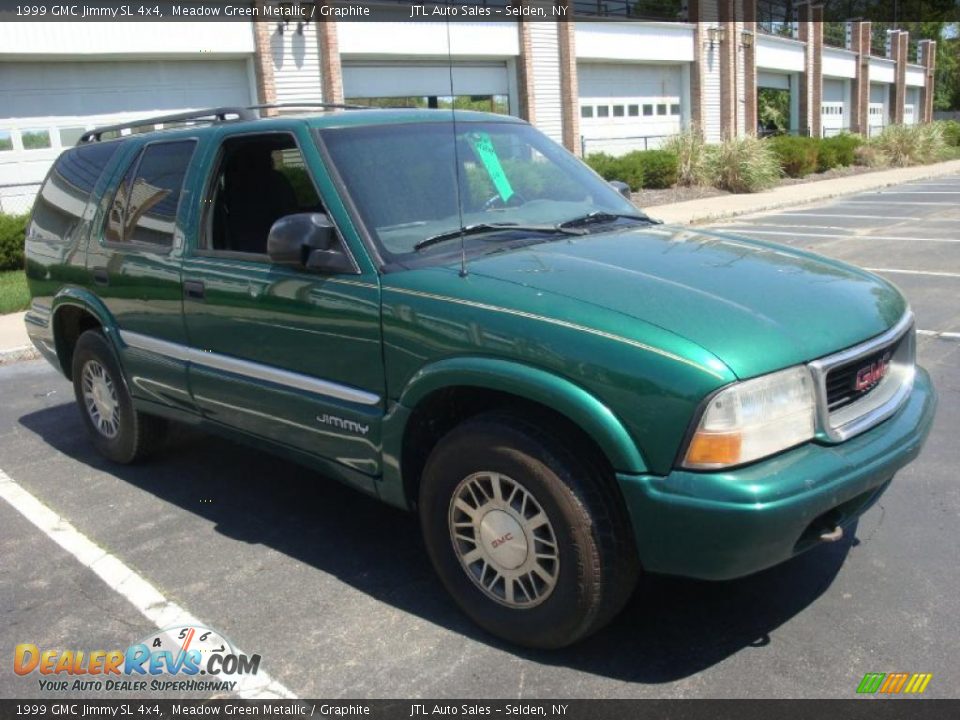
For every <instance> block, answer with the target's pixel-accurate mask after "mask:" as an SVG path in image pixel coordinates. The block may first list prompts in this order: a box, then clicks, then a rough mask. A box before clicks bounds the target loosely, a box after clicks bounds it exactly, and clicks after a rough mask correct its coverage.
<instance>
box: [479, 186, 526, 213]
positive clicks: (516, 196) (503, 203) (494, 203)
mask: <svg viewBox="0 0 960 720" xmlns="http://www.w3.org/2000/svg"><path fill="white" fill-rule="evenodd" d="M526 202H527V199H526V198H525V197H524V196H523V195H521V194H520V193H518V192H516V191H514V193H513V195H511V196H510V197H509V198H507V199H506V200H504V199H503V198H502V197H500V195H499V194H497V195H492V196H491V197H490V199H489V200H487V201H486V202H485V203H484V204H483V210H484V212H486V211H487V210H493V209H494V208H498V207H519V206H520V205H525V204H526Z"/></svg>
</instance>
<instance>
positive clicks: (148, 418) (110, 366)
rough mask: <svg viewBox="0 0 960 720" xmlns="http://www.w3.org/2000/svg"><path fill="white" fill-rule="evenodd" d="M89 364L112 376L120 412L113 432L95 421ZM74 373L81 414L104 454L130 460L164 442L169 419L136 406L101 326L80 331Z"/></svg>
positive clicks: (118, 459) (96, 444)
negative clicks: (87, 391)
mask: <svg viewBox="0 0 960 720" xmlns="http://www.w3.org/2000/svg"><path fill="white" fill-rule="evenodd" d="M88 364H91V368H102V369H103V371H104V375H105V377H106V378H107V379H108V380H109V384H110V387H111V389H112V392H113V395H114V397H113V399H114V400H115V403H116V409H115V411H114V412H116V413H117V415H116V418H115V424H116V430H115V433H114V434H113V435H112V436H110V435H109V434H107V433H106V432H104V431H103V430H101V429H100V427H98V425H97V423H95V421H94V419H93V417H92V413H91V411H90V410H89V409H88V405H87V401H86V399H85V398H84V388H83V383H84V379H83V378H84V368H85V367H86V366H87V365H88ZM71 374H72V377H73V392H74V395H75V396H76V399H77V405H78V407H79V410H80V416H81V417H82V418H83V424H84V426H85V427H86V428H87V432H88V433H89V434H90V439H91V440H92V441H93V445H94V447H96V449H97V451H98V452H99V453H100V454H101V455H103V456H104V457H106V458H108V459H110V460H112V461H113V462H117V463H123V464H128V463H132V462H136V461H137V460H141V459H143V458H145V457H146V456H147V455H149V454H150V452H151V451H153V450H154V449H156V447H157V446H158V445H159V444H160V443H161V442H162V440H163V438H164V437H165V435H166V429H167V423H166V421H164V420H163V419H162V418H158V417H154V416H152V415H146V414H144V413H142V412H138V411H137V410H134V408H133V400H132V398H131V397H130V393H129V392H128V391H127V384H126V381H125V380H124V377H123V373H122V372H121V370H120V366H119V364H118V362H117V359H116V355H115V354H114V352H113V348H111V347H110V344H109V342H108V341H107V339H106V338H105V337H104V336H103V334H102V333H101V332H100V331H99V330H87V331H86V332H84V333H83V334H82V335H80V337H79V339H78V340H77V344H76V346H75V347H74V350H73V367H72V373H71ZM111 417H112V415H111Z"/></svg>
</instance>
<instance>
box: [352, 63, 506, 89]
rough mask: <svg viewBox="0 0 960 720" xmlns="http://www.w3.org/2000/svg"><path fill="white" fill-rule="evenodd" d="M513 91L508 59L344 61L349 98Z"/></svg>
mask: <svg viewBox="0 0 960 720" xmlns="http://www.w3.org/2000/svg"><path fill="white" fill-rule="evenodd" d="M509 92H510V82H509V78H508V75H507V66H506V63H457V64H455V65H454V66H453V93H451V92H450V68H449V66H448V65H439V64H427V63H424V64H420V63H411V64H394V63H391V64H390V65H383V64H376V63H358V62H354V63H346V62H345V63H344V64H343V95H344V97H346V98H391V97H394V98H399V97H448V96H450V95H451V94H453V95H483V96H488V95H501V96H507V95H508V94H509Z"/></svg>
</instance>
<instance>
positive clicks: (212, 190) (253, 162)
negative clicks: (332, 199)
mask: <svg viewBox="0 0 960 720" xmlns="http://www.w3.org/2000/svg"><path fill="white" fill-rule="evenodd" d="M215 172H216V174H215V176H214V177H213V180H212V182H211V184H210V186H209V189H208V196H207V198H206V200H207V202H206V203H205V206H206V207H207V208H208V209H207V217H206V218H205V220H204V227H205V233H204V240H203V249H204V250H206V251H208V252H209V251H214V252H216V251H220V252H231V253H247V254H254V255H264V256H265V255H266V252H267V235H268V234H269V233H270V228H271V226H272V225H273V223H275V222H276V221H277V220H279V219H280V218H282V217H283V216H285V215H292V214H293V213H298V212H323V204H322V203H321V201H320V197H319V196H318V195H317V191H316V188H315V186H314V184H313V180H312V179H311V177H310V173H309V171H308V170H307V166H306V163H305V162H304V159H303V154H302V153H301V152H300V148H299V147H298V146H297V143H296V141H295V140H294V138H293V136H292V135H288V134H285V133H271V134H269V135H242V136H237V137H233V138H227V139H226V140H225V141H224V142H223V146H222V147H221V150H220V159H219V162H218V163H217V169H216V171H215Z"/></svg>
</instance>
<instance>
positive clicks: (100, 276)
mask: <svg viewBox="0 0 960 720" xmlns="http://www.w3.org/2000/svg"><path fill="white" fill-rule="evenodd" d="M93 281H94V282H95V283H96V284H97V285H109V284H110V273H108V272H107V269H106V268H94V269H93Z"/></svg>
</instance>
